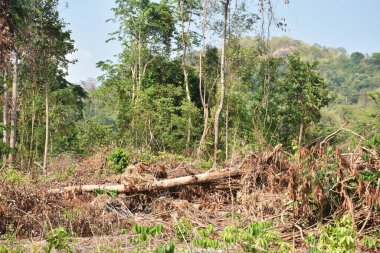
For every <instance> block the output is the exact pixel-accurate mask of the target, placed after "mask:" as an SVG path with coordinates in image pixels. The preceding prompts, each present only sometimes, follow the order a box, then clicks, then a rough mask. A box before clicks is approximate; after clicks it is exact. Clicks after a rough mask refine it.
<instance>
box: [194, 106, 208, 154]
mask: <svg viewBox="0 0 380 253" xmlns="http://www.w3.org/2000/svg"><path fill="white" fill-rule="evenodd" d="M203 118H204V119H203V120H204V123H203V133H202V137H201V141H200V143H199V147H198V152H197V158H198V159H199V158H200V156H201V153H202V150H203V149H204V146H205V142H206V136H207V132H208V119H209V110H208V107H207V105H206V106H205V107H204V108H203Z"/></svg>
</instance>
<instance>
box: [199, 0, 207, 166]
mask: <svg viewBox="0 0 380 253" xmlns="http://www.w3.org/2000/svg"><path fill="white" fill-rule="evenodd" d="M207 12H208V0H204V2H203V17H202V50H201V51H200V53H199V95H200V97H201V102H202V107H203V133H202V137H201V140H200V142H199V147H198V151H197V158H198V159H199V158H200V156H201V153H202V150H203V148H204V146H205V142H206V136H207V132H208V119H209V109H208V104H206V85H204V84H203V56H204V54H205V51H206V41H205V38H206V37H205V33H206V22H207ZM202 85H203V86H204V87H203V88H202Z"/></svg>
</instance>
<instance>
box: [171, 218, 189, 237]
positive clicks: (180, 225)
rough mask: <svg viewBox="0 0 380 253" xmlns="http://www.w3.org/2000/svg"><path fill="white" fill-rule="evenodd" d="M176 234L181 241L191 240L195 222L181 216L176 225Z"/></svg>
mask: <svg viewBox="0 0 380 253" xmlns="http://www.w3.org/2000/svg"><path fill="white" fill-rule="evenodd" d="M174 228H175V235H176V237H177V239H178V240H180V241H190V239H191V238H190V237H191V233H192V232H193V224H192V223H191V221H190V220H188V219H186V218H181V219H179V221H178V222H177V224H176V225H175V227H174Z"/></svg>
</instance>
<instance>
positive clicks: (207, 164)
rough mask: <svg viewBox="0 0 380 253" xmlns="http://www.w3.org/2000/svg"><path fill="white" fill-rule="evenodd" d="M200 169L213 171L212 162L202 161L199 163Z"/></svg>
mask: <svg viewBox="0 0 380 253" xmlns="http://www.w3.org/2000/svg"><path fill="white" fill-rule="evenodd" d="M198 167H200V168H201V169H203V170H208V169H211V167H212V160H200V161H198Z"/></svg>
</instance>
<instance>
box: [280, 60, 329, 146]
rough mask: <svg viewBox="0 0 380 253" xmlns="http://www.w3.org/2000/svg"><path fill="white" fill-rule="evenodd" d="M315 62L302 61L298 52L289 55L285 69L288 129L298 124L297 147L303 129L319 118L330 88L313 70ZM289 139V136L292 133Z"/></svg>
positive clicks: (283, 82)
mask: <svg viewBox="0 0 380 253" xmlns="http://www.w3.org/2000/svg"><path fill="white" fill-rule="evenodd" d="M316 67H317V62H314V63H309V62H303V61H302V60H301V59H300V55H299V53H294V54H291V55H289V57H288V60H287V71H286V73H285V76H284V79H283V81H282V83H281V90H282V93H283V94H285V100H286V105H287V106H286V112H284V115H286V117H285V118H287V120H286V121H287V123H288V124H287V127H289V129H288V130H291V129H294V127H293V126H294V125H295V124H298V126H299V131H298V147H301V146H302V139H303V135H304V131H305V128H306V127H307V125H308V124H310V123H312V122H317V121H318V120H319V118H320V117H321V113H320V109H321V108H322V107H324V106H326V105H327V104H328V102H329V101H330V96H329V91H328V89H327V86H326V82H325V80H324V79H323V78H322V76H321V75H320V73H319V72H318V71H317V70H316ZM287 135H288V138H289V137H290V138H291V136H292V134H291V132H289V133H288V134H287Z"/></svg>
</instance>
